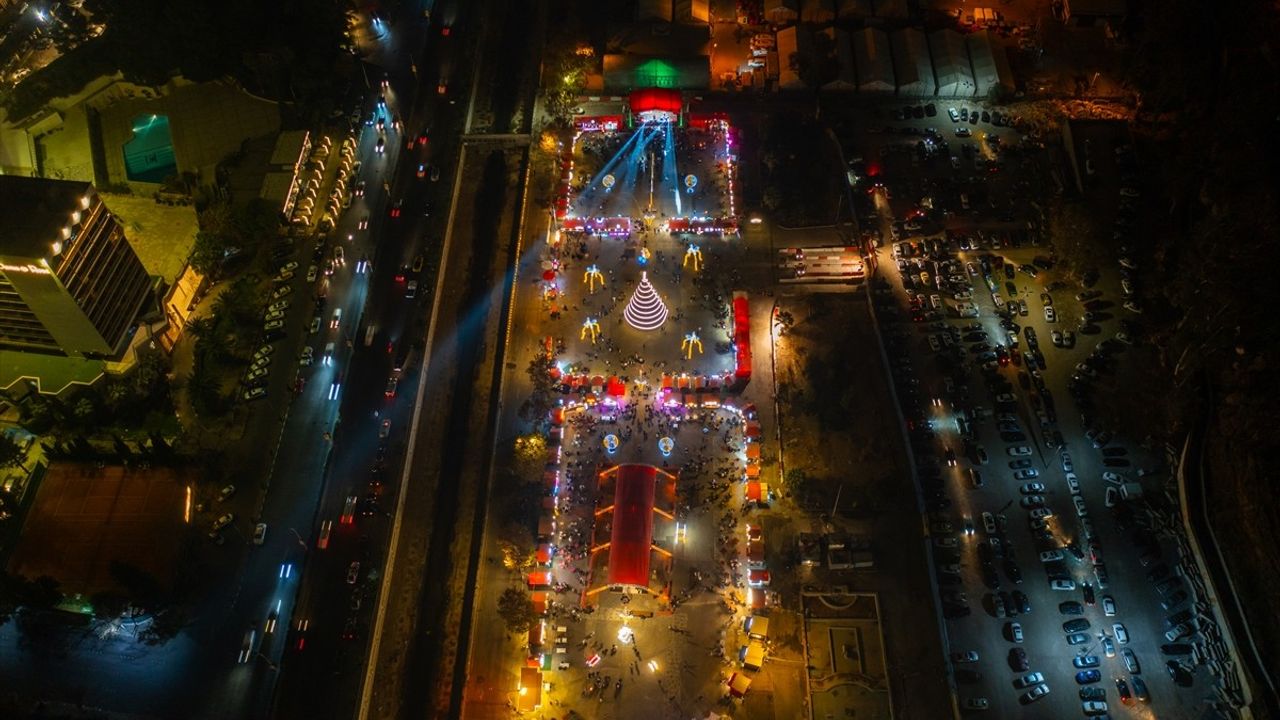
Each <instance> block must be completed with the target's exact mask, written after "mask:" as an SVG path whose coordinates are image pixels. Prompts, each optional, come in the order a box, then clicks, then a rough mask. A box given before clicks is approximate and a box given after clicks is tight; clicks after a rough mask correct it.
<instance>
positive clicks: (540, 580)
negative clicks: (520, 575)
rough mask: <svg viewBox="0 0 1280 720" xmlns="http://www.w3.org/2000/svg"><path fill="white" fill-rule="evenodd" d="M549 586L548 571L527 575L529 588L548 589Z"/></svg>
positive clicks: (549, 573)
mask: <svg viewBox="0 0 1280 720" xmlns="http://www.w3.org/2000/svg"><path fill="white" fill-rule="evenodd" d="M550 585H551V571H550V570H535V571H534V572H531V573H529V587H548V586H550Z"/></svg>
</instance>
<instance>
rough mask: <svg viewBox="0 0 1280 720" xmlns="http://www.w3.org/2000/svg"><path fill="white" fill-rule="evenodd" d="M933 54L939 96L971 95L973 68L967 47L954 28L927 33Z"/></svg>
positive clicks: (972, 91)
mask: <svg viewBox="0 0 1280 720" xmlns="http://www.w3.org/2000/svg"><path fill="white" fill-rule="evenodd" d="M929 51H930V52H931V53H932V54H933V74H934V76H935V77H936V78H937V79H938V96H939V97H973V94H974V89H975V87H974V83H973V70H972V68H970V66H969V49H968V48H966V47H965V44H964V38H963V37H961V36H960V33H958V32H956V31H955V30H937V31H935V32H933V33H931V34H930V35H929Z"/></svg>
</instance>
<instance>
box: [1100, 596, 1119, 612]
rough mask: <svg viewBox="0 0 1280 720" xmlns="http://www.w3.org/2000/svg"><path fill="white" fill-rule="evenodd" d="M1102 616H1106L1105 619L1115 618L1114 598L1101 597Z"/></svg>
mask: <svg viewBox="0 0 1280 720" xmlns="http://www.w3.org/2000/svg"><path fill="white" fill-rule="evenodd" d="M1102 614H1103V615H1106V616H1107V617H1115V614H1116V600H1115V598H1113V597H1111V596H1110V595H1103V596H1102Z"/></svg>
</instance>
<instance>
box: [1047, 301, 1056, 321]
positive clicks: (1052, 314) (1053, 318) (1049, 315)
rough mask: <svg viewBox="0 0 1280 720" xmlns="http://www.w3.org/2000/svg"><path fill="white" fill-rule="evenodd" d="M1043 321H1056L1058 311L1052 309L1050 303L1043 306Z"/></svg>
mask: <svg viewBox="0 0 1280 720" xmlns="http://www.w3.org/2000/svg"><path fill="white" fill-rule="evenodd" d="M1044 321H1045V322H1049V323H1051V322H1058V312H1057V311H1056V310H1054V309H1053V306H1052V305H1045V306H1044Z"/></svg>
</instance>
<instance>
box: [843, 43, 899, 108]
mask: <svg viewBox="0 0 1280 720" xmlns="http://www.w3.org/2000/svg"><path fill="white" fill-rule="evenodd" d="M853 59H854V64H855V65H856V66H857V68H858V90H859V92H888V93H891V92H893V91H894V90H895V89H896V87H897V86H896V85H895V84H894V81H893V53H892V51H891V50H890V49H889V36H888V35H887V34H885V31H883V30H880V29H878V28H863V29H862V30H858V31H856V32H854V33H853Z"/></svg>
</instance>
